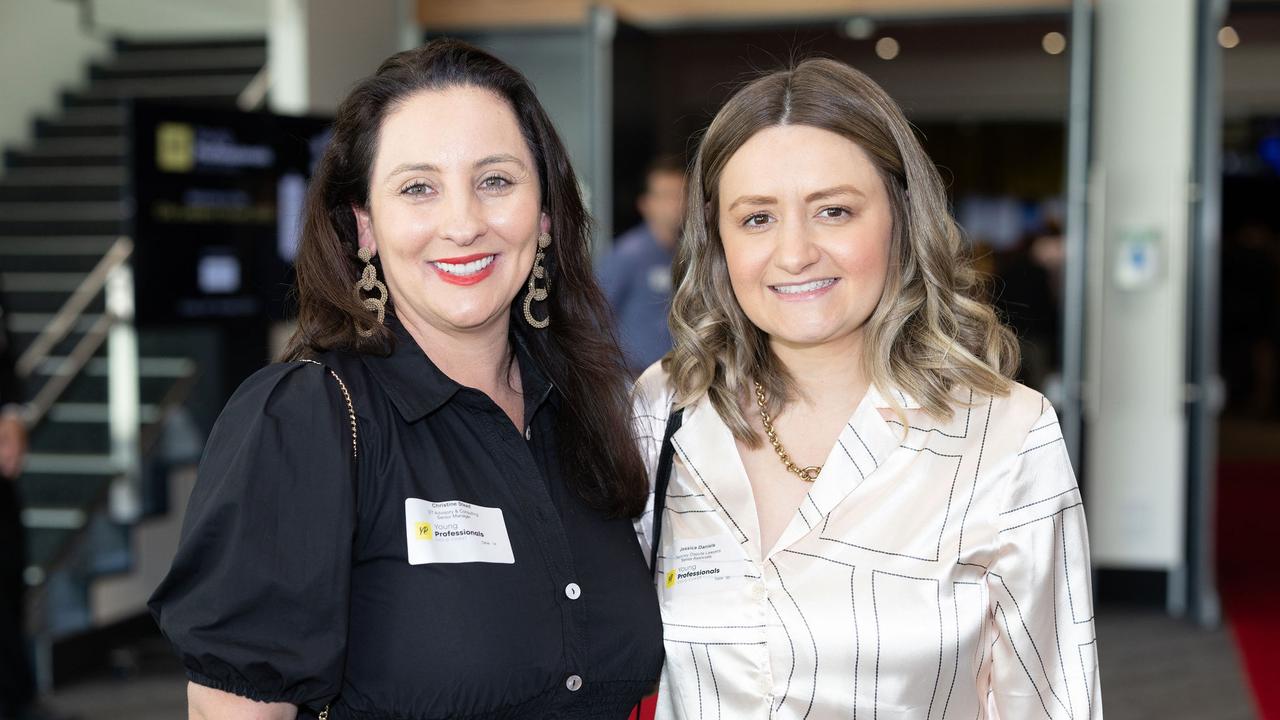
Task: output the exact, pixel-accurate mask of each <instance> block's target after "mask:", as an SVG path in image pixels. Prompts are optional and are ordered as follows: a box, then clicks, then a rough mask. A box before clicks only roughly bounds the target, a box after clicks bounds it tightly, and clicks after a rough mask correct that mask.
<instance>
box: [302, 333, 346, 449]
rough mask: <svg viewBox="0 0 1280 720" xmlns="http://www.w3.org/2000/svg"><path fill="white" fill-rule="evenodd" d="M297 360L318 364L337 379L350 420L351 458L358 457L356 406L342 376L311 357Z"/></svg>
mask: <svg viewBox="0 0 1280 720" xmlns="http://www.w3.org/2000/svg"><path fill="white" fill-rule="evenodd" d="M298 362H308V363H312V364H314V365H319V366H320V367H322V368H324V369H325V370H328V371H329V374H330V375H332V376H333V379H334V380H337V381H338V389H339V390H341V391H342V399H343V400H346V401H347V417H348V418H349V419H350V420H351V458H352V459H353V460H354V459H355V458H357V457H359V456H360V443H359V429H358V428H357V427H356V408H355V405H354V404H352V402H351V393H350V391H348V390H347V384H346V383H344V382H342V378H341V377H339V376H338V373H337V372H336V371H334V369H333V368H331V367H329V366H328V365H326V364H324V363H322V362H320V361H319V360H312V359H311V358H301V359H299V360H298Z"/></svg>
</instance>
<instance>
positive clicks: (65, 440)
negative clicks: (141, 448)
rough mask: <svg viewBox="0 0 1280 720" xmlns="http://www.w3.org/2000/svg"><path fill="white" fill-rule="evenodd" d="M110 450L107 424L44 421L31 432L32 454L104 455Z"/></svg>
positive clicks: (109, 432) (109, 435) (109, 428)
mask: <svg viewBox="0 0 1280 720" xmlns="http://www.w3.org/2000/svg"><path fill="white" fill-rule="evenodd" d="M110 450H111V427H110V426H109V425H108V424H107V423H101V422H95V423H66V422H50V421H48V420H46V421H44V422H42V423H40V424H39V425H37V426H36V427H35V429H33V430H32V431H31V451H32V452H41V453H58V452H70V453H106V452H110ZM28 502H30V500H28Z"/></svg>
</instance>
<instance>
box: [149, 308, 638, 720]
mask: <svg viewBox="0 0 1280 720" xmlns="http://www.w3.org/2000/svg"><path fill="white" fill-rule="evenodd" d="M397 334H398V336H399V337H398V340H399V342H398V343H397V345H396V348H395V350H394V352H393V353H392V354H391V355H390V356H389V357H375V356H371V355H353V354H347V353H341V352H330V353H325V354H323V355H320V356H317V358H316V362H293V363H283V364H278V365H273V366H270V367H268V368H266V369H264V370H262V371H260V372H258V373H257V374H255V375H254V376H253V377H251V378H250V379H249V380H247V381H246V382H245V383H244V385H242V386H241V388H240V389H239V390H238V391H237V392H236V394H235V396H234V397H233V398H232V399H231V401H230V402H229V403H228V404H227V407H226V409H225V410H224V411H223V414H222V416H221V417H220V418H219V420H218V422H217V424H216V426H215V427H214V430H213V432H212V434H211V436H210V439H209V443H208V447H207V450H206V454H205V457H204V459H203V461H202V462H201V467H200V475H199V480H198V482H197V484H196V488H195V491H194V492H193V494H192V497H191V500H190V503H189V506H188V512H187V518H186V522H185V524H184V527H183V534H182V540H181V544H180V547H179V550H178V554H177V557H176V558H175V560H174V564H173V567H172V569H171V571H170V573H169V575H168V577H167V578H166V579H165V580H164V582H163V583H162V584H161V586H160V587H159V588H158V589H157V591H156V593H155V595H154V597H153V598H152V601H151V608H152V612H153V614H154V615H155V617H156V619H157V621H158V623H159V625H160V627H161V629H162V630H163V631H164V632H165V634H166V635H167V636H168V637H169V639H170V640H171V642H172V643H173V644H174V646H175V648H176V649H177V651H178V654H179V655H180V657H181V658H182V661H183V664H184V665H185V666H186V668H187V672H188V675H189V677H190V678H191V679H192V680H193V681H194V682H196V683H198V684H202V685H207V686H209V687H213V688H217V689H221V690H225V691H228V692H232V693H236V694H239V695H243V696H246V697H250V698H253V699H257V700H263V701H275V702H289V703H294V704H297V705H300V706H302V709H303V713H302V715H303V716H304V717H305V716H307V715H308V714H309V713H310V714H315V713H317V712H318V711H319V710H320V709H322V708H324V707H325V706H327V705H328V706H330V713H329V717H330V718H333V719H335V720H337V719H338V718H346V717H358V718H370V719H374V718H414V719H426V718H446V717H450V718H451V717H474V718H539V717H558V718H610V717H625V715H626V713H627V711H628V709H629V708H630V707H631V706H633V705H634V704H635V703H636V701H637V700H638V699H639V698H640V697H641V696H642V695H644V694H645V693H646V692H648V691H649V690H651V689H652V687H653V685H654V683H655V682H656V680H657V677H658V672H659V668H660V666H661V663H662V652H663V650H662V640H661V626H660V624H659V619H658V612H657V604H656V599H655V598H654V593H653V584H652V580H651V578H650V577H649V574H648V572H647V570H646V567H645V560H644V555H643V553H642V551H641V549H640V548H639V547H637V546H636V542H635V535H634V532H633V529H632V526H631V522H630V520H628V519H609V518H606V517H604V516H603V515H602V514H601V513H599V512H598V511H595V510H593V509H591V508H590V507H588V506H587V505H586V504H585V503H584V502H583V501H582V500H581V499H580V498H579V497H578V496H577V495H576V493H574V492H573V491H572V490H570V489H569V488H568V487H567V486H566V484H565V482H564V480H563V478H562V476H561V471H560V466H559V462H558V456H559V454H558V452H557V448H556V444H555V442H554V441H555V438H556V422H555V418H556V415H557V413H558V412H560V406H561V398H560V397H559V395H558V393H557V391H556V389H555V388H554V387H553V386H552V385H551V384H550V383H549V382H547V380H546V378H545V376H544V375H543V374H542V373H541V372H540V371H539V370H538V368H537V365H536V363H535V362H534V361H533V359H532V357H531V356H530V355H529V354H528V352H526V351H525V349H524V347H523V345H522V344H521V343H520V342H518V341H514V340H513V345H514V346H515V348H516V358H517V360H518V362H519V363H520V371H521V379H522V385H523V389H524V394H525V419H524V423H523V424H522V428H521V429H518V428H516V427H515V426H513V425H512V423H511V421H510V418H508V417H507V416H506V414H505V413H503V411H502V410H501V409H500V408H498V406H497V405H496V404H494V403H493V402H492V401H491V400H490V399H489V398H488V397H487V396H485V395H484V394H483V393H481V392H479V391H477V390H474V389H470V388H466V387H463V386H460V385H458V384H457V383H455V382H453V381H452V380H450V379H449V378H448V377H447V376H445V375H444V374H443V373H442V372H440V370H439V369H437V368H436V367H435V366H434V365H433V364H432V363H431V361H430V360H429V359H428V358H427V357H426V355H425V354H424V353H423V352H422V351H421V350H420V349H419V348H418V346H417V345H416V343H414V341H413V340H412V339H411V338H410V337H409V336H408V334H407V333H406V332H404V330H403V329H402V328H400V329H398V330H397ZM335 376H336V377H335ZM336 378H340V379H341V383H339V382H338V380H337V379H336ZM344 394H345V395H349V396H350V399H351V402H352V410H353V411H354V415H355V426H354V428H353V426H352V423H351V413H350V412H349V410H348V406H347V404H346V398H345V395H344ZM526 429H527V430H526ZM353 433H354V438H355V446H354V448H353V444H352V442H353ZM526 438H528V439H526ZM353 451H354V452H353ZM569 588H573V590H572V594H571V592H570V590H569ZM578 595H580V597H578Z"/></svg>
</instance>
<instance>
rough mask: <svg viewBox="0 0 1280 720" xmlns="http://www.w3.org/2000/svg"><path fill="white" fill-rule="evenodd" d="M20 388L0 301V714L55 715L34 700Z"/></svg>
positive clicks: (6, 719) (19, 719)
mask: <svg viewBox="0 0 1280 720" xmlns="http://www.w3.org/2000/svg"><path fill="white" fill-rule="evenodd" d="M20 400H21V391H20V389H19V385H18V374H17V371H16V370H15V369H14V358H13V352H12V348H11V347H10V345H9V336H8V333H7V332H6V324H5V317H4V308H3V307H0V720H43V719H44V718H53V717H57V716H56V715H54V714H53V713H52V712H51V711H50V710H49V709H48V708H46V707H44V706H42V705H40V704H38V703H36V701H35V700H36V686H35V678H34V676H33V675H32V671H31V662H30V658H29V657H28V655H27V640H26V631H25V623H24V619H23V616H24V614H25V613H24V609H25V606H24V603H25V595H26V593H25V590H26V585H25V582H24V581H23V578H22V571H23V568H24V566H25V565H26V542H25V540H26V538H25V531H24V530H23V527H22V514H21V513H22V505H21V499H20V498H19V496H18V476H19V475H21V474H22V466H23V464H24V463H25V462H26V457H27V427H26V423H25V422H24V421H23V419H22V406H21V405H20V404H19V403H20Z"/></svg>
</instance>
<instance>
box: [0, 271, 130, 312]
mask: <svg viewBox="0 0 1280 720" xmlns="http://www.w3.org/2000/svg"><path fill="white" fill-rule="evenodd" d="M4 274H6V273H0V275H4ZM0 286H3V289H4V310H5V312H58V311H59V310H61V309H62V306H63V305H64V304H66V302H67V295H68V294H70V292H71V291H70V290H64V289H61V288H58V289H52V288H51V289H40V288H36V289H23V290H18V289H15V288H11V287H8V286H7V285H4V282H3V281H0ZM105 306H106V298H105V297H104V293H98V296H97V297H95V298H94V299H92V300H90V301H89V304H88V306H87V307H86V308H85V312H94V313H101V312H103V310H104V309H105Z"/></svg>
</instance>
